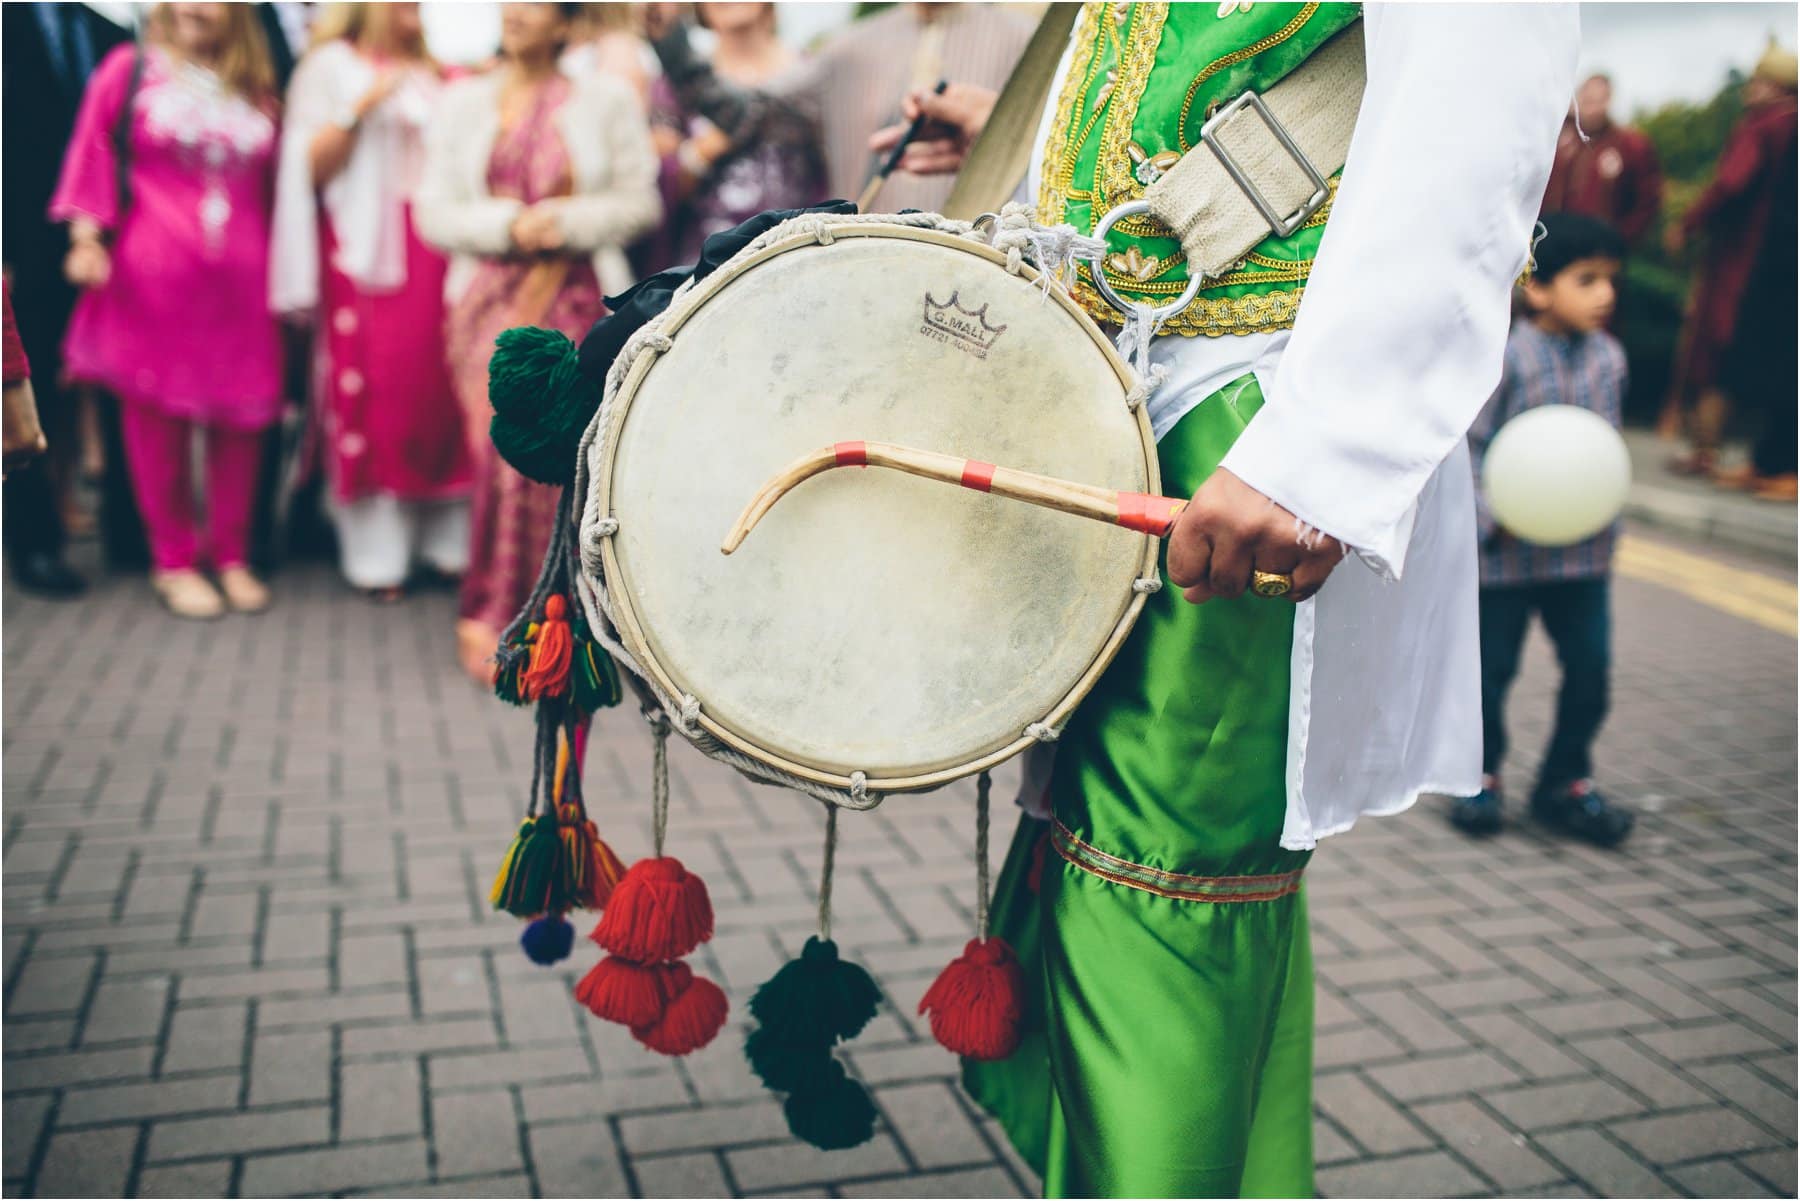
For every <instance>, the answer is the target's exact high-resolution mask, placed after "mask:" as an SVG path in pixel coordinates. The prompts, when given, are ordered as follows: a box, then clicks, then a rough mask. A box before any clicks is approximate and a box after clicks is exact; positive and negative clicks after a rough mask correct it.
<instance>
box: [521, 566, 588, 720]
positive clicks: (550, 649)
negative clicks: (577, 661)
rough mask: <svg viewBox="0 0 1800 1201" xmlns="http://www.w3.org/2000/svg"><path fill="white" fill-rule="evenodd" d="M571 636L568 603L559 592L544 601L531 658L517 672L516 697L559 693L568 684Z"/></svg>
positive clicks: (529, 697) (572, 654) (573, 650)
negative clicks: (517, 693)
mask: <svg viewBox="0 0 1800 1201" xmlns="http://www.w3.org/2000/svg"><path fill="white" fill-rule="evenodd" d="M574 652H575V636H574V634H572V633H571V632H570V630H569V602H568V601H566V600H564V599H563V597H562V594H561V593H555V594H552V595H551V597H550V599H548V600H546V601H545V602H544V620H543V621H542V622H541V623H539V625H538V632H537V637H536V638H535V639H533V640H532V643H531V661H530V662H529V663H527V664H526V665H525V670H524V671H522V672H520V673H519V696H520V697H521V698H522V699H524V700H528V701H535V700H540V699H542V698H543V697H547V696H561V695H562V694H563V693H564V692H566V691H568V687H569V662H570V660H571V659H572V657H573V656H574Z"/></svg>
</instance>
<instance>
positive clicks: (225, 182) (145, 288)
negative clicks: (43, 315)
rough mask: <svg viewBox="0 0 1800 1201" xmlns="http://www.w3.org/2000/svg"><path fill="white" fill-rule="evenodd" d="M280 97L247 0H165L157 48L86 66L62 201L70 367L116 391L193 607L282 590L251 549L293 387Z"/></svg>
mask: <svg viewBox="0 0 1800 1201" xmlns="http://www.w3.org/2000/svg"><path fill="white" fill-rule="evenodd" d="M276 112H277V105H276V101H275V94H274V71H273V69H272V68H271V66H270V63H269V53H268V47H267V45H266V44H265V42H264V41H263V35H262V31H261V29H260V28H259V27H258V25H257V23H256V16H255V13H254V11H253V10H252V9H251V8H250V7H249V6H247V5H234V4H168V5H158V6H157V7H156V8H155V9H153V10H152V12H151V16H150V27H149V37H148V38H147V44H146V45H145V46H144V48H143V49H141V50H139V49H136V48H134V47H131V46H124V47H121V48H119V49H117V50H115V51H113V53H112V54H111V55H109V56H108V57H107V58H106V59H105V60H104V61H103V62H102V63H101V64H100V66H99V67H98V68H97V69H96V70H95V72H94V75H93V77H92V79H91V80H90V81H89V83H88V89H87V94H86V96H85V97H84V98H83V100H82V105H81V111H80V114H79V115H78V116H77V118H76V122H75V132H74V135H73V137H72V138H71V140H70V143H69V151H68V155H67V157H66V158H65V159H64V161H63V171H62V178H61V181H60V183H59V185H58V187H57V190H56V194H55V196H54V197H53V198H52V200H51V205H50V213H51V217H52V218H53V219H54V220H59V221H67V222H68V223H69V227H70V228H69V233H70V239H71V242H72V247H71V249H70V251H69V258H68V263H67V268H66V270H67V274H68V276H69V279H70V281H71V282H72V283H74V284H75V285H76V286H78V287H80V288H83V289H85V291H84V294H83V296H82V297H81V300H80V301H79V302H78V303H77V304H76V307H75V312H74V316H73V318H72V319H71V320H70V323H69V331H68V335H67V339H66V343H65V346H64V362H65V366H66V370H67V372H68V375H69V377H70V378H71V379H72V380H75V381H79V382H83V383H89V384H95V385H98V386H100V387H104V388H106V389H108V390H109V391H111V392H113V393H114V394H115V395H117V396H118V398H119V401H120V422H121V426H122V429H123V433H124V440H125V455H126V459H127V462H128V464H129V466H130V470H131V480H132V487H133V489H134V491H135V492H136V494H137V500H138V507H139V510H140V511H141V512H142V514H143V518H144V527H145V532H146V534H147V535H148V537H149V541H150V550H151V556H152V559H153V561H154V570H153V571H152V574H151V580H152V583H153V585H154V586H155V588H156V590H157V593H158V595H160V596H161V597H162V599H163V601H164V602H165V603H166V604H167V605H168V606H169V608H170V610H171V611H172V612H174V613H176V614H178V615H179V616H182V617H195V618H204V617H217V616H218V615H219V614H221V613H222V612H223V611H224V609H225V607H226V605H227V604H229V605H230V606H231V607H232V608H234V609H237V610H240V611H245V612H252V611H256V610H260V609H262V608H265V607H266V606H267V605H268V603H269V593H268V589H267V588H265V587H264V586H263V584H262V582H261V581H259V580H258V579H257V578H256V577H255V575H253V574H252V573H251V571H250V568H249V566H248V564H247V557H246V552H247V546H248V541H249V532H250V520H251V511H252V506H253V503H254V498H255V493H256V479H257V473H258V470H259V463H260V457H261V446H262V440H261V434H262V432H263V431H264V430H265V429H266V428H267V427H268V426H269V424H270V423H271V422H273V421H274V420H275V417H276V415H277V413H278V411H279V406H280V399H281V342H280V337H279V334H278V332H277V329H276V324H275V321H274V318H273V317H271V316H270V314H269V308H268V301H267V297H268V263H269V213H270V207H271V203H272V195H271V193H272V182H273V179H272V176H273V167H274V160H275V146H276ZM121 151H122V152H123V154H122V155H121ZM196 431H201V432H203V433H204V437H205V446H206V452H205V463H206V520H205V526H204V529H202V527H201V524H200V522H199V520H198V519H197V517H196V515H195V513H194V506H193V483H192V480H191V479H190V468H189V464H190V462H191V446H192V441H193V437H194V435H195V433H196ZM206 563H210V565H211V566H212V567H213V568H214V569H215V570H216V571H217V573H218V582H219V588H220V589H222V590H223V592H224V597H223V598H222V599H221V597H220V595H219V592H218V591H215V590H214V588H213V585H212V584H211V583H210V582H209V581H208V580H207V578H206V577H205V576H204V575H202V574H201V573H200V568H201V567H202V565H203V564H206Z"/></svg>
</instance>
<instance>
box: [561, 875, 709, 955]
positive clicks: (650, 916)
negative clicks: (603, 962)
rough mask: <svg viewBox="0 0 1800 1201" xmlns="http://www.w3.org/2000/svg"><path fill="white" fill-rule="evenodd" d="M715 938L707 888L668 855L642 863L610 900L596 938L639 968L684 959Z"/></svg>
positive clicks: (621, 881)
mask: <svg viewBox="0 0 1800 1201" xmlns="http://www.w3.org/2000/svg"><path fill="white" fill-rule="evenodd" d="M712 934H713V910H712V900H711V899H710V898H709V897H708V896H707V895H706V884H705V883H704V882H703V881H702V880H701V879H700V877H699V876H696V875H694V874H693V873H692V872H690V871H688V870H687V869H686V868H685V867H683V866H682V865H681V860H679V859H676V858H673V857H670V856H665V857H664V858H661V859H640V860H638V861H637V862H636V863H634V864H632V865H631V870H630V871H628V872H626V873H625V877H624V879H622V880H620V881H619V883H618V886H617V887H615V888H614V889H613V891H612V896H611V897H609V898H608V899H607V902H606V911H605V914H604V915H603V916H602V917H601V918H600V924H599V925H597V926H595V927H594V932H593V934H592V935H590V936H589V937H591V938H592V939H593V940H594V941H595V942H597V943H599V944H600V945H601V946H602V947H604V948H605V949H606V950H608V951H610V952H612V953H613V954H614V955H618V956H621V957H622V958H625V959H632V960H635V961H637V962H638V963H666V962H668V961H669V960H671V959H680V958H681V957H682V956H683V955H686V954H687V953H688V952H690V951H692V950H693V949H694V948H695V947H697V946H699V945H700V944H701V943H703V942H705V941H706V940H707V939H709V938H711V937H712Z"/></svg>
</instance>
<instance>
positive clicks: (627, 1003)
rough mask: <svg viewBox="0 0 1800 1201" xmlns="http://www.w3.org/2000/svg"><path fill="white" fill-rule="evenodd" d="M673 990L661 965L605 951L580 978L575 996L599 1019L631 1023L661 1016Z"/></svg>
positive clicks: (651, 1020) (648, 1020) (633, 1024)
mask: <svg viewBox="0 0 1800 1201" xmlns="http://www.w3.org/2000/svg"><path fill="white" fill-rule="evenodd" d="M674 991H675V990H674V989H673V988H670V987H669V986H668V982H667V981H666V979H665V974H664V971H663V969H662V968H661V967H646V966H644V965H643V964H641V963H633V962H631V961H630V960H628V959H620V958H619V957H618V956H617V955H608V956H607V957H606V958H605V959H602V960H601V961H600V962H599V963H597V964H595V965H594V966H593V969H592V970H590V971H589V972H588V974H587V975H585V976H583V977H582V978H581V982H580V983H579V984H577V985H576V986H575V999H576V1000H577V1001H580V1002H581V1003H582V1004H583V1005H586V1006H587V1008H588V1012H589V1013H591V1014H593V1015H594V1016H595V1017H597V1018H599V1019H600V1020H601V1021H605V1022H618V1023H619V1024H620V1025H622V1026H634V1027H635V1026H644V1025H648V1024H650V1023H652V1022H654V1021H656V1019H657V1018H659V1017H661V1016H662V1013H663V1009H664V1008H665V1006H667V1004H668V998H669V996H670V995H671V994H672V993H673V992H674Z"/></svg>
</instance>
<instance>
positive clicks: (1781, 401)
mask: <svg viewBox="0 0 1800 1201" xmlns="http://www.w3.org/2000/svg"><path fill="white" fill-rule="evenodd" d="M1611 102H1612V83H1611V81H1610V80H1609V79H1608V78H1607V77H1606V76H1604V75H1595V76H1593V77H1592V78H1590V79H1588V80H1587V81H1586V82H1584V83H1583V84H1582V85H1581V88H1580V90H1579V91H1578V92H1577V94H1576V97H1575V103H1574V104H1573V106H1572V107H1571V111H1570V116H1569V121H1568V123H1567V125H1566V126H1565V127H1564V129H1563V133H1562V137H1561V139H1560V141H1559V142H1558V145H1557V151H1556V163H1555V167H1554V170H1553V171H1552V173H1551V176H1550V185H1549V187H1548V189H1546V191H1545V194H1544V212H1545V213H1572V214H1576V215H1580V216H1584V217H1592V218H1595V219H1597V220H1600V221H1604V222H1606V223H1607V224H1608V225H1609V226H1611V228H1612V229H1613V230H1614V231H1615V232H1616V233H1617V234H1618V235H1619V237H1620V239H1621V241H1622V244H1623V246H1624V248H1625V251H1626V253H1627V254H1629V253H1630V252H1631V251H1632V249H1633V248H1640V249H1641V248H1642V246H1643V244H1644V242H1645V240H1646V238H1648V237H1649V236H1650V234H1651V232H1652V231H1653V230H1654V229H1655V228H1656V226H1657V224H1658V219H1659V218H1660V217H1662V216H1663V215H1664V214H1663V203H1664V197H1663V178H1662V171H1661V167H1660V165H1659V164H1658V162H1657V156H1656V149H1655V147H1654V146H1652V145H1651V142H1650V139H1649V138H1648V137H1647V136H1645V135H1644V133H1643V132H1641V131H1640V130H1637V129H1633V128H1631V127H1630V126H1627V125H1622V124H1620V123H1618V122H1617V121H1615V120H1614V119H1613V117H1612V113H1611V111H1610V109H1611ZM1742 103H1743V112H1742V115H1741V116H1740V117H1739V118H1738V120H1737V123H1736V125H1735V126H1734V127H1733V129H1732V131H1731V135H1730V137H1729V138H1728V139H1727V140H1726V144H1725V147H1724V150H1723V152H1722V153H1721V154H1720V156H1719V161H1718V165H1717V167H1716V168H1715V170H1714V174H1713V178H1712V181H1711V182H1710V184H1709V185H1708V186H1707V187H1706V189H1705V191H1704V192H1702V193H1701V195H1700V196H1699V197H1698V198H1697V199H1696V200H1695V201H1694V203H1693V204H1691V205H1689V206H1688V207H1687V209H1686V210H1685V211H1684V212H1682V213H1681V214H1680V215H1679V216H1678V217H1674V216H1671V218H1670V219H1669V220H1667V221H1664V222H1663V223H1662V229H1663V243H1664V247H1665V249H1666V250H1667V251H1668V252H1669V253H1670V254H1671V255H1680V254H1682V253H1683V252H1684V251H1686V250H1688V249H1689V247H1690V246H1693V247H1695V248H1696V249H1697V252H1698V258H1699V266H1698V270H1697V273H1696V278H1695V283H1694V287H1693V290H1692V292H1691V293H1690V295H1689V300H1688V308H1687V312H1686V314H1685V316H1684V320H1683V327H1682V333H1681V340H1680V344H1679V346H1678V348H1677V350H1676V355H1675V362H1674V365H1673V368H1674V370H1673V373H1672V382H1671V387H1670V389H1669V393H1668V396H1667V399H1666V401H1665V403H1664V405H1663V411H1662V415H1661V419H1660V421H1659V422H1658V430H1659V432H1660V433H1661V434H1662V435H1663V437H1664V438H1666V439H1669V440H1671V441H1674V440H1685V441H1686V443H1687V449H1685V450H1684V451H1683V452H1682V453H1680V454H1678V455H1676V456H1674V457H1673V458H1672V459H1671V460H1670V462H1669V467H1670V468H1671V469H1672V470H1674V471H1676V472H1678V473H1680V474H1684V475H1692V476H1698V477H1701V478H1704V479H1709V480H1711V481H1712V482H1713V483H1715V484H1717V485H1718V486H1720V487H1723V488H1734V489H1743V490H1746V491H1748V492H1750V493H1751V494H1753V495H1755V496H1758V497H1760V498H1762V499H1764V500H1771V501H1793V500H1794V499H1795V497H1796V495H1797V494H1800V488H1797V486H1796V476H1795V440H1796V429H1795V413H1796V404H1795V395H1796V391H1797V389H1800V382H1797V381H1796V377H1795V363H1794V354H1793V348H1794V328H1795V325H1796V322H1797V321H1800V314H1796V311H1795V298H1796V283H1795V266H1794V264H1795V255H1796V245H1795V228H1796V224H1797V222H1800V202H1797V200H1796V196H1795V188H1794V179H1795V157H1794V146H1795V111H1796V110H1795V56H1794V52H1793V51H1791V50H1784V49H1782V48H1781V47H1779V46H1777V45H1776V44H1775V43H1774V42H1771V43H1770V44H1769V46H1768V48H1767V49H1766V50H1765V51H1764V52H1763V54H1762V57H1761V58H1760V59H1759V60H1758V61H1757V64H1756V67H1755V69H1754V70H1753V71H1752V72H1751V75H1750V78H1749V79H1748V80H1747V81H1746V82H1745V84H1744V88H1743V93H1742ZM1734 405H1735V406H1736V407H1737V408H1738V409H1740V410H1743V417H1744V419H1745V420H1744V424H1745V425H1746V426H1747V427H1749V428H1750V429H1751V430H1752V431H1753V434H1752V438H1753V441H1752V452H1751V456H1750V459H1749V461H1748V462H1746V463H1741V464H1736V465H1733V466H1729V467H1722V466H1721V464H1720V462H1719V449H1720V444H1721V443H1722V442H1723V440H1724V436H1725V431H1726V426H1727V419H1728V417H1729V416H1730V415H1731V411H1732V408H1733V407H1734Z"/></svg>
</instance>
